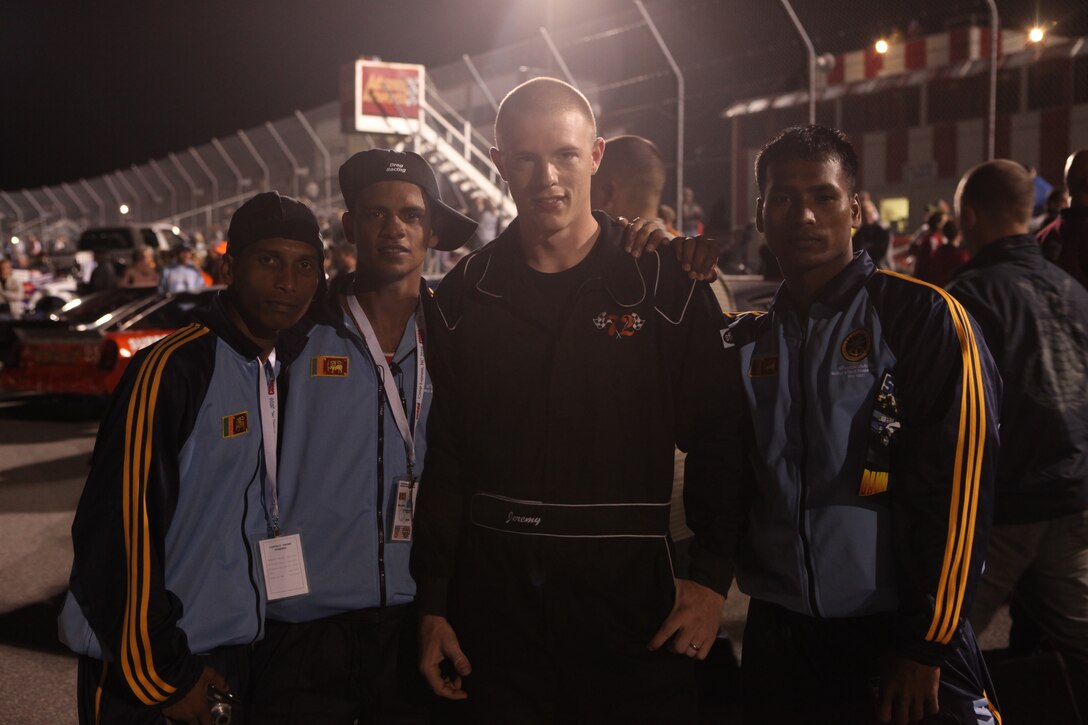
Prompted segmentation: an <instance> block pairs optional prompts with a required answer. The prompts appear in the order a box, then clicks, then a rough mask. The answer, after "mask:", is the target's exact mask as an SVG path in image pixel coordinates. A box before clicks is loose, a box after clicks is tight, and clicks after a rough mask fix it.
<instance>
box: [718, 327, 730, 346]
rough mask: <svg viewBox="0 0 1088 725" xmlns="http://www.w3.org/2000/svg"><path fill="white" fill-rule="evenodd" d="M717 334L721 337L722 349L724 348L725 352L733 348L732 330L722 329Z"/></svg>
mask: <svg viewBox="0 0 1088 725" xmlns="http://www.w3.org/2000/svg"><path fill="white" fill-rule="evenodd" d="M718 333H719V334H720V335H721V336H722V347H724V348H725V349H726V350H728V349H729V348H731V347H733V345H734V342H733V331H732V330H730V329H729V328H728V327H723V328H722V329H720V330H718Z"/></svg>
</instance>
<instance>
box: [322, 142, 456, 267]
mask: <svg viewBox="0 0 1088 725" xmlns="http://www.w3.org/2000/svg"><path fill="white" fill-rule="evenodd" d="M379 181H407V182H408V183H410V184H415V185H416V186H418V187H419V188H421V189H423V193H424V195H426V197H427V201H428V203H429V204H430V208H431V228H432V229H433V230H434V233H435V234H437V235H438V244H437V245H435V248H436V249H439V250H442V251H443V252H450V251H453V250H454V249H457V248H459V247H463V246H464V245H465V244H467V243H468V240H469V239H471V238H472V235H473V233H474V232H475V231H476V222H474V221H472V220H471V219H469V218H468V217H467V216H465V215H464V214H461V213H459V212H457V211H454V210H453V209H452V208H451V207H450V206H448V205H447V204H445V203H444V202H443V201H442V194H441V192H439V190H438V179H437V178H436V177H435V175H434V169H432V168H431V165H430V164H428V163H427V160H426V159H424V158H423V157H422V156H420V155H419V154H417V153H413V152H411V151H389V150H387V149H371V150H369V151H360V152H359V153H357V154H354V155H353V156H352V157H351V158H350V159H348V160H347V161H345V162H344V165H343V166H341V167H340V191H341V193H343V195H344V203H345V204H346V205H347V207H348V209H349V210H350V209H351V208H352V207H353V206H354V204H355V201H356V200H357V199H358V198H359V192H360V191H362V190H363V189H365V188H366V187H368V186H370V185H371V184H375V183H377V182H379Z"/></svg>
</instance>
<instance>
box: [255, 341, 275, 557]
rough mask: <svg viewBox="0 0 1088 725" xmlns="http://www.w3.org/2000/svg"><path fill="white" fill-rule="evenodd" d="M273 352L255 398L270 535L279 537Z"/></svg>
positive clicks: (262, 366) (265, 367)
mask: <svg viewBox="0 0 1088 725" xmlns="http://www.w3.org/2000/svg"><path fill="white" fill-rule="evenodd" d="M275 355H276V353H275V352H273V353H272V354H271V355H269V356H268V359H267V360H265V361H264V363H263V364H262V365H261V376H260V378H261V379H260V380H259V381H258V387H259V388H260V390H258V395H257V397H258V398H259V399H260V401H261V436H262V440H263V442H264V445H262V446H261V448H262V450H263V451H264V476H265V481H266V484H265V485H266V486H267V489H268V507H269V516H270V518H271V519H272V521H271V524H272V535H273V536H279V535H280V498H279V489H278V487H277V483H276V474H277V471H276V424H277V423H276V402H277V400H276V369H275V364H276V362H275V360H276V358H275Z"/></svg>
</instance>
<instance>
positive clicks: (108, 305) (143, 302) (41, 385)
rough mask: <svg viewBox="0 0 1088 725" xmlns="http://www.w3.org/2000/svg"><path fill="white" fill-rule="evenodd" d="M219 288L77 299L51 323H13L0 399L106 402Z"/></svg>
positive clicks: (1, 358) (0, 358)
mask: <svg viewBox="0 0 1088 725" xmlns="http://www.w3.org/2000/svg"><path fill="white" fill-rule="evenodd" d="M219 289H221V288H218V287H213V288H210V289H206V290H201V291H200V292H187V293H180V294H171V295H161V294H158V293H157V292H154V291H149V290H142V289H117V290H113V291H110V292H101V293H97V294H92V295H88V296H86V297H79V298H76V299H74V300H72V301H70V302H68V303H67V304H66V305H64V307H62V308H61V310H60V311H59V312H56V313H54V314H52V315H50V319H48V320H41V321H21V322H16V323H13V327H12V332H13V335H14V340H13V341H12V342H11V344H10V345H9V346H8V347H7V349H4V350H0V365H2V368H0V392H4V393H43V394H52V395H89V396H105V395H108V394H109V393H110V392H112V391H113V389H114V388H115V387H116V386H117V383H118V382H119V381H120V379H121V374H122V373H123V372H124V371H125V367H127V365H128V362H129V360H130V359H131V358H132V356H133V355H135V354H136V353H137V352H138V351H139V350H140V349H141V348H144V347H147V346H148V345H150V344H152V343H153V342H155V341H156V340H159V339H160V338H163V337H165V336H166V335H169V334H170V333H171V332H173V331H174V330H177V329H178V328H180V327H182V326H184V325H185V324H187V323H188V322H190V321H191V313H192V311H193V310H194V309H196V308H197V307H200V306H202V305H204V304H206V303H207V302H209V301H210V300H211V298H212V295H214V294H215V293H216V292H217V291H218V290H219Z"/></svg>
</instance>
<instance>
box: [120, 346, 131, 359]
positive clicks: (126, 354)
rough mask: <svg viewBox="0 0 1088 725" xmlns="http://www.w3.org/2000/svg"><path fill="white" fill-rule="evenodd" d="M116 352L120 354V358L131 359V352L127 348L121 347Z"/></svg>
mask: <svg viewBox="0 0 1088 725" xmlns="http://www.w3.org/2000/svg"><path fill="white" fill-rule="evenodd" d="M118 352H120V353H121V357H132V350H129V349H128V348H127V347H122V348H121V349H120V350H118Z"/></svg>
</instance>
